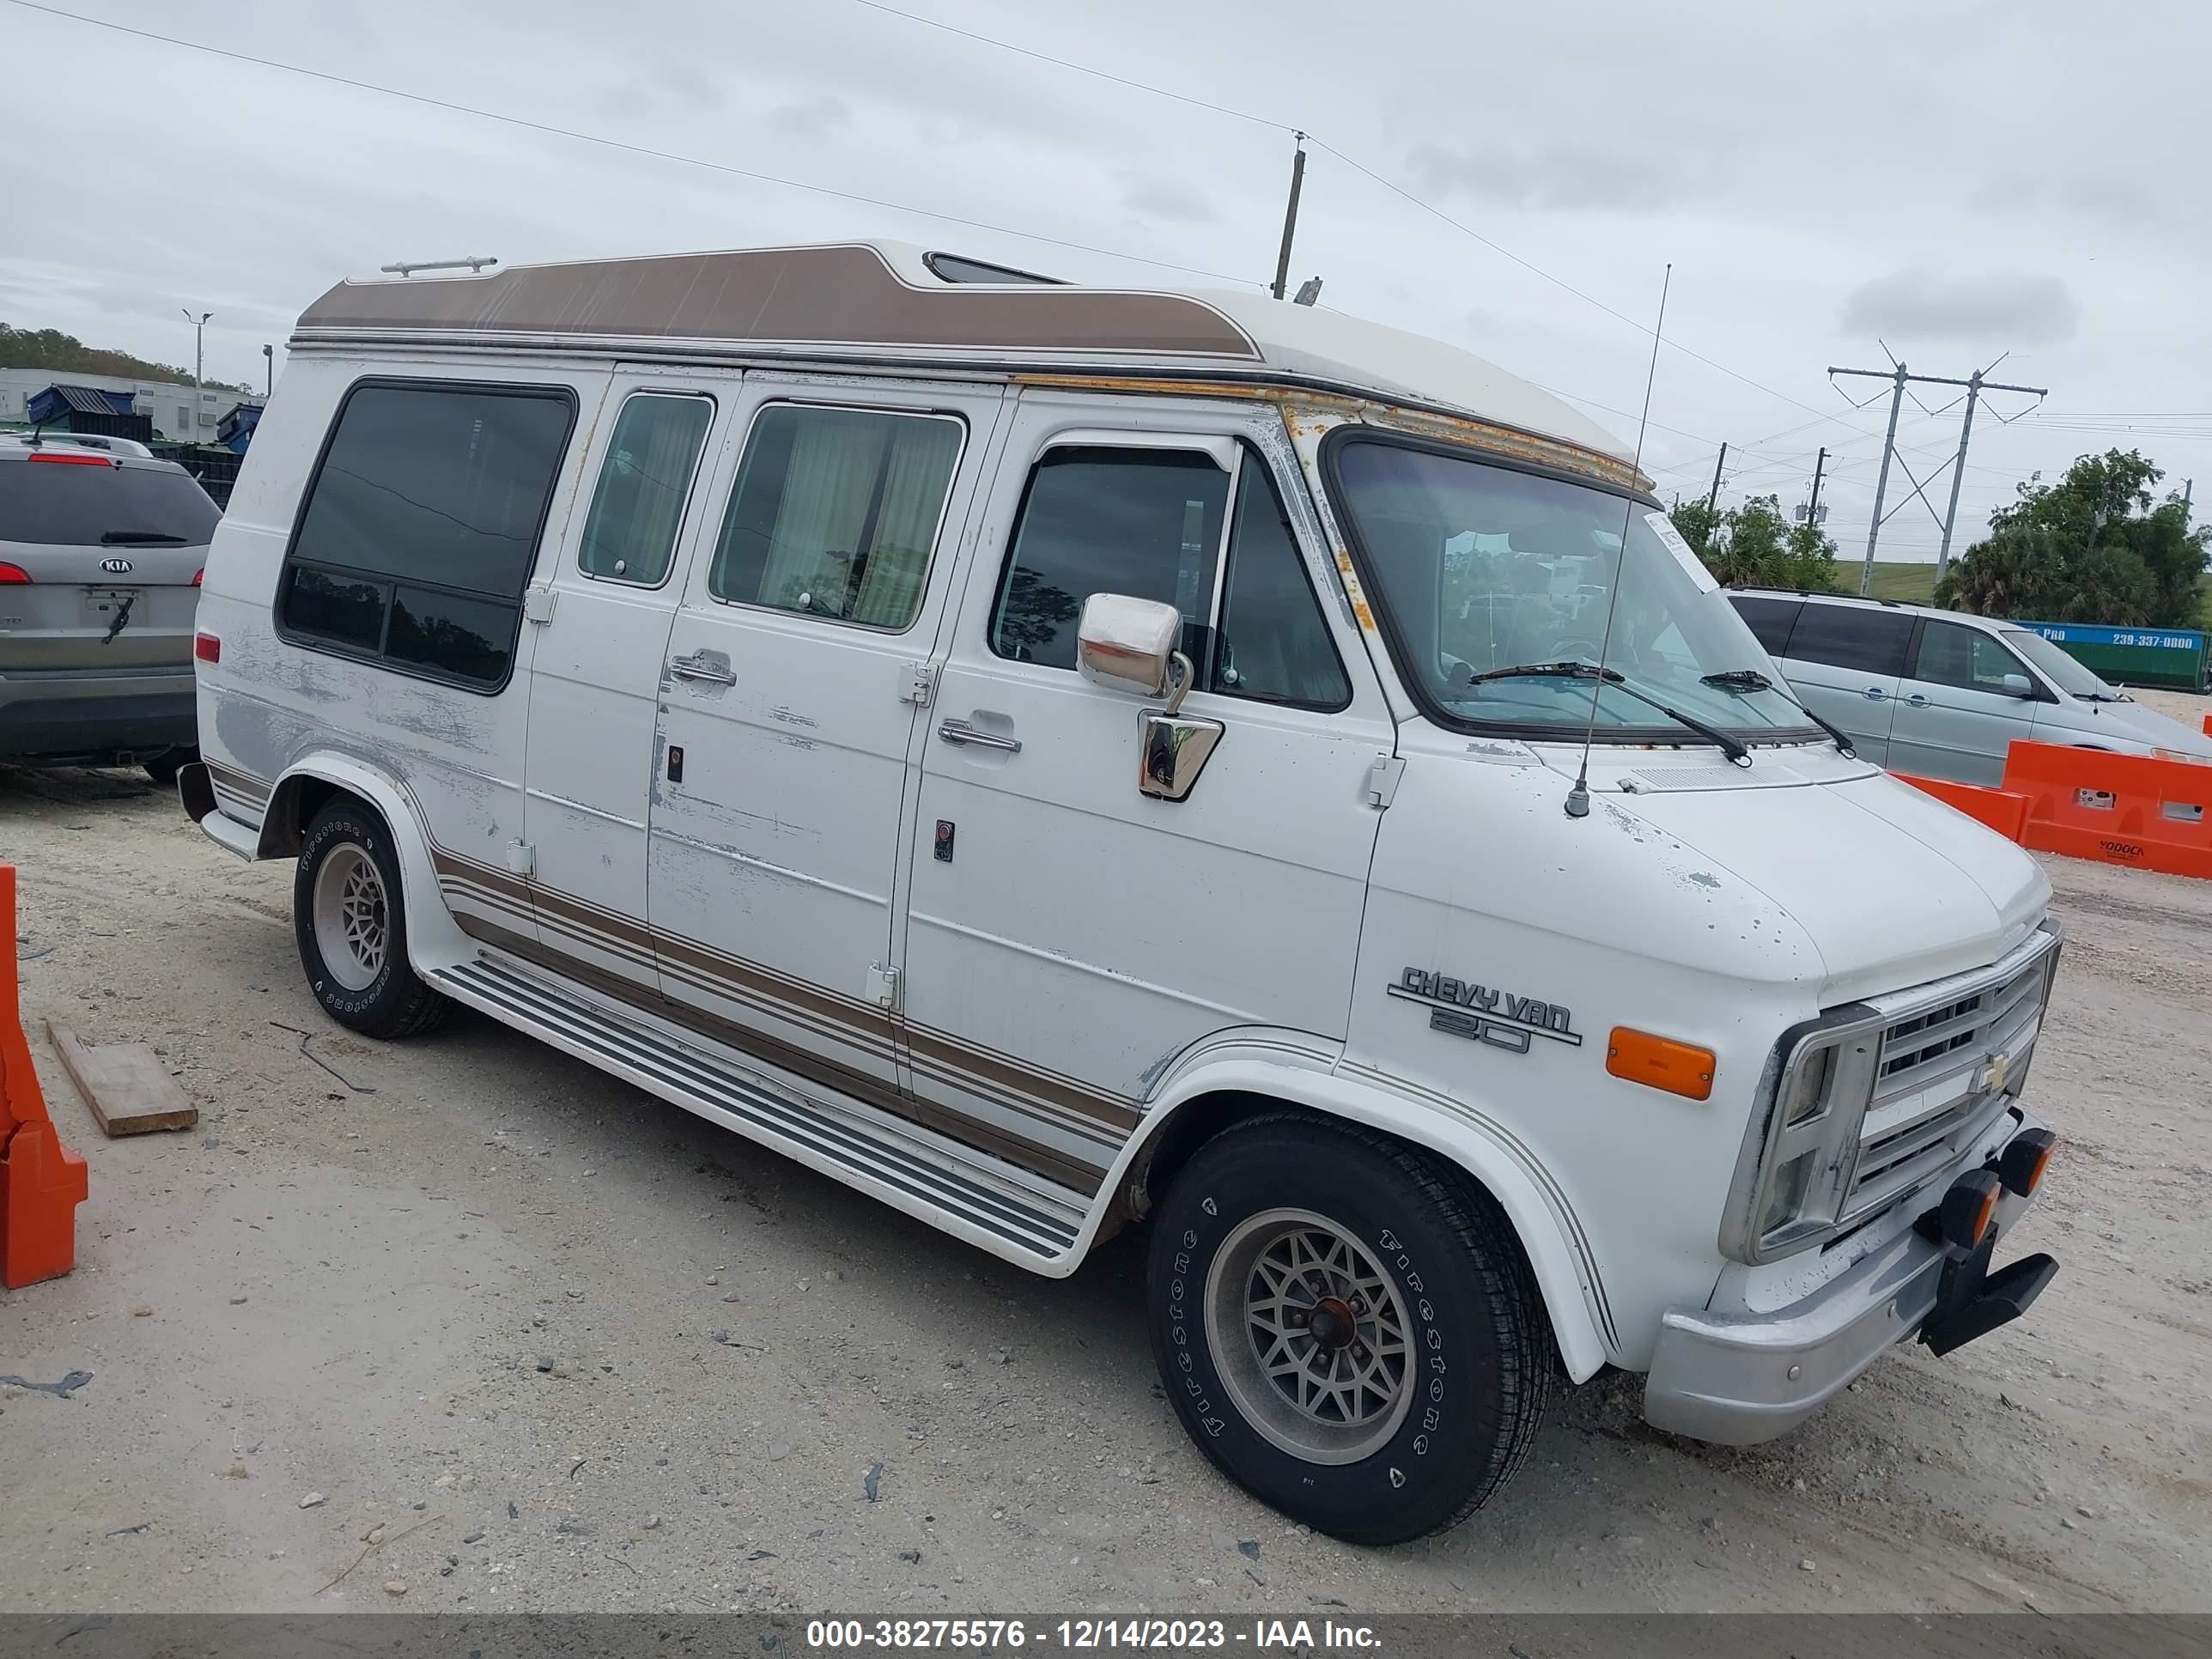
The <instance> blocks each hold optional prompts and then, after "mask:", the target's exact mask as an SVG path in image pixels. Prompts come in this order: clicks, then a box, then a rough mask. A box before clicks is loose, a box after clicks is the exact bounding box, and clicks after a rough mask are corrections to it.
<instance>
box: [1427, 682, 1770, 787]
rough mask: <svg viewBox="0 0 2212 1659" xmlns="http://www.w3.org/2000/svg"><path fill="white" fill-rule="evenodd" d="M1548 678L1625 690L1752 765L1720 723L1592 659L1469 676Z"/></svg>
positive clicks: (1748, 753) (1746, 752) (1745, 750)
mask: <svg viewBox="0 0 2212 1659" xmlns="http://www.w3.org/2000/svg"><path fill="white" fill-rule="evenodd" d="M1506 679H1546V680H1598V681H1601V683H1603V684H1607V685H1610V686H1612V687H1613V688H1614V689H1615V690H1620V691H1625V692H1626V693H1627V694H1628V695H1629V696H1632V697H1633V698H1635V699H1636V701H1637V702H1640V703H1643V704H1644V705H1645V706H1646V707H1647V708H1656V709H1657V710H1658V711H1659V712H1660V713H1661V714H1664V715H1665V716H1666V717H1667V718H1668V720H1673V721H1674V722H1675V724H1677V725H1679V726H1686V727H1687V728H1688V729H1689V730H1691V731H1692V732H1696V733H1697V734H1698V735H1699V737H1701V738H1704V739H1705V741H1706V742H1707V743H1710V744H1712V745H1713V746H1714V747H1715V748H1716V749H1717V750H1720V751H1721V753H1722V754H1723V755H1725V756H1727V757H1729V760H1730V761H1732V762H1734V763H1735V764H1736V765H1738V766H1748V765H1750V764H1751V750H1750V749H1749V748H1748V747H1747V746H1746V745H1745V744H1744V743H1743V741H1742V740H1741V738H1732V737H1730V736H1729V734H1728V733H1727V732H1723V731H1722V730H1721V729H1720V728H1719V727H1718V726H1708V725H1706V724H1705V721H1703V720H1699V718H1698V717H1697V716H1696V715H1694V714H1684V713H1683V712H1682V711H1681V710H1680V709H1679V708H1668V706H1667V705H1666V704H1665V703H1663V702H1660V701H1659V699H1658V698H1656V697H1655V696H1651V695H1650V693H1649V692H1646V691H1639V690H1637V689H1636V687H1634V686H1632V685H1631V684H1629V683H1628V677H1627V676H1626V675H1625V674H1623V673H1622V672H1621V671H1620V670H1619V669H1617V668H1600V667H1599V666H1598V665H1596V664H1595V663H1591V662H1540V663H1527V664H1524V665H1522V666H1520V667H1518V668H1492V669H1490V670H1488V671H1486V672H1484V673H1480V674H1474V675H1471V676H1469V677H1468V684H1469V685H1480V684H1482V683H1483V682H1484V681H1485V680H1506Z"/></svg>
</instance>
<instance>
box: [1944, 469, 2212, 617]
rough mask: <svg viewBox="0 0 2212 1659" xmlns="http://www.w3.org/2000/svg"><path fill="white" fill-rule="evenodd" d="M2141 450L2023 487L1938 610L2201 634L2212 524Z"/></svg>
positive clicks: (1963, 565) (1994, 519)
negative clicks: (2163, 487)
mask: <svg viewBox="0 0 2212 1659" xmlns="http://www.w3.org/2000/svg"><path fill="white" fill-rule="evenodd" d="M2165 476H2166V475H2165V474H2164V473H2163V472H2161V471H2160V470H2159V469H2158V467H2157V466H2155V465H2153V464H2152V463H2151V462H2150V461H2148V460H2147V459H2144V458H2143V456H2142V455H2141V454H2140V453H2137V452H2136V451H2134V450H2128V451H2126V452H2124V453H2123V452H2122V451H2120V450H2118V449H2112V450H2107V451H2106V453H2104V454H2102V455H2083V456H2081V457H2079V458H2078V459H2076V460H2075V463H2074V465H2071V466H2070V467H2069V468H2067V469H2066V474H2065V476H2064V477H2062V478H2060V479H2059V480H2058V481H2057V483H2048V484H2045V483H2024V484H2021V486H2020V487H2019V489H2018V492H2017V494H2018V496H2019V499H2018V500H2016V501H2013V502H2012V503H2011V504H2010V505H2008V506H2006V507H1999V508H1998V509H1997V510H1996V512H1995V513H1991V514H1990V533H1989V535H1988V536H1987V537H1986V538H1984V539H1983V540H1981V541H1979V542H1977V543H1975V544H1973V545H1972V547H1970V548H1968V549H1967V550H1966V553H1965V555H1964V556H1961V557H1960V560H1959V562H1958V563H1957V564H1956V565H1954V566H1953V567H1952V568H1951V570H1950V572H1949V573H1948V574H1947V575H1945V577H1944V578H1943V580H1942V581H1941V582H1940V583H1938V584H1937V585H1936V604H1938V605H1944V606H1946V607H1948V608H1949V609H1952V610H1957V611H1975V612H1978V613H1979V614H1981V615H1983V616H1992V617H2027V618H2033V619H2035V620H2038V621H2043V622H2084V623H2114V624H2118V625H2122V626H2124V625H2126V624H2129V623H2151V624H2153V625H2154V626H2160V627H2183V628H2187V627H2193V626H2195V624H2196V621H2197V605H2198V604H2199V592H2198V584H2199V583H2200V582H2201V581H2202V580H2203V575H2204V567H2205V562H2206V558H2207V556H2208V554H2212V526H2208V527H2205V528H2203V529H2198V530H2194V531H2192V530H2191V529H2190V527H2189V509H2188V507H2186V506H2185V504H2184V503H2183V501H2182V500H2181V498H2180V497H2179V495H2172V494H2168V495H2166V497H2165V499H2164V500H2163V501H2156V502H2155V504H2154V495H2153V488H2154V486H2155V485H2156V484H2157V483H2159V482H2160V480H2161V479H2162V478H2164V477H2165Z"/></svg>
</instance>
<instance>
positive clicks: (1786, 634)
mask: <svg viewBox="0 0 2212 1659" xmlns="http://www.w3.org/2000/svg"><path fill="white" fill-rule="evenodd" d="M1729 604H1730V605H1734V606H1735V609H1736V614H1737V615H1738V616H1740V617H1742V618H1743V619H1744V621H1745V623H1747V624H1748V625H1749V627H1750V629H1751V632H1752V636H1753V638H1754V639H1756V640H1757V641H1759V644H1761V645H1762V646H1764V647H1766V654H1767V655H1768V656H1770V657H1786V656H1788V655H1789V654H1790V653H1789V649H1788V647H1789V644H1790V629H1791V627H1792V626H1794V625H1795V624H1796V621H1797V613H1798V612H1799V611H1802V610H1803V609H1804V608H1805V602H1804V601H1803V600H1802V599H1759V598H1756V597H1753V596H1752V595H1749V594H1744V593H1731V594H1729Z"/></svg>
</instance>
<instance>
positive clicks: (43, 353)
mask: <svg viewBox="0 0 2212 1659" xmlns="http://www.w3.org/2000/svg"><path fill="white" fill-rule="evenodd" d="M0 368H50V369H52V370H53V371H54V373H55V374H56V376H57V378H59V377H64V376H66V375H69V374H112V375H113V376H115V377H116V378H117V379H118V380H162V381H168V382H173V383H174V384H176V385H179V386H190V385H191V380H192V372H191V370H190V369H188V368H171V367H170V366H169V365H168V364H167V363H152V362H147V361H146V360H145V359H144V358H143V357H133V356H131V354H130V353H129V352H127V351H108V350H104V349H101V348H100V347H98V346H88V345H87V344H86V343H84V342H83V341H82V340H80V339H78V338H77V337H76V336H75V335H74V334H64V333H63V332H62V331H60V330H59V329H58V328H36V329H33V328H10V327H9V325H7V324H5V323H0ZM203 384H204V385H205V386H206V387H207V389H208V390H209V391H210V392H240V393H241V394H243V395H245V396H247V397H251V396H252V392H249V391H248V390H247V389H246V387H245V386H230V385H227V384H226V383H225V382H223V381H222V380H208V381H205V382H204V383H203Z"/></svg>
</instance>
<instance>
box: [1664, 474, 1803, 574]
mask: <svg viewBox="0 0 2212 1659" xmlns="http://www.w3.org/2000/svg"><path fill="white" fill-rule="evenodd" d="M1668 516H1669V517H1670V518H1672V519H1673V520H1674V528H1675V529H1677V530H1679V531H1680V532H1682V539H1683V540H1684V541H1686V542H1687V543H1689V544H1690V546H1691V547H1692V549H1693V550H1695V551H1696V553H1697V556H1699V558H1700V559H1702V560H1703V561H1705V568H1706V569H1708V570H1710V571H1711V572H1712V573H1713V578H1714V580H1717V581H1719V582H1721V583H1723V584H1724V585H1726V586H1730V587H1788V588H1804V589H1807V590H1808V591H1810V592H1816V593H1826V592H1833V591H1834V590H1835V586H1836V544H1834V543H1833V542H1832V541H1830V540H1829V539H1828V537H1827V532H1825V531H1823V530H1822V529H1821V528H1820V526H1818V525H1811V524H1801V525H1794V526H1793V525H1792V524H1790V521H1789V520H1787V519H1785V518H1784V517H1783V516H1782V501H1781V499H1780V497H1778V496H1774V495H1754V496H1753V497H1752V499H1751V500H1749V501H1746V502H1744V503H1743V505H1742V506H1741V507H1728V508H1725V509H1721V510H1716V509H1713V508H1711V507H1707V506H1706V505H1705V503H1704V502H1703V501H1690V502H1688V503H1686V504H1684V505H1682V506H1679V507H1676V508H1675V509H1674V512H1673V513H1670V514H1669V515H1668Z"/></svg>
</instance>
